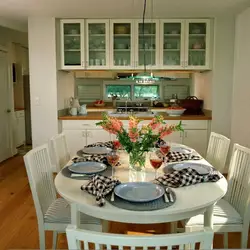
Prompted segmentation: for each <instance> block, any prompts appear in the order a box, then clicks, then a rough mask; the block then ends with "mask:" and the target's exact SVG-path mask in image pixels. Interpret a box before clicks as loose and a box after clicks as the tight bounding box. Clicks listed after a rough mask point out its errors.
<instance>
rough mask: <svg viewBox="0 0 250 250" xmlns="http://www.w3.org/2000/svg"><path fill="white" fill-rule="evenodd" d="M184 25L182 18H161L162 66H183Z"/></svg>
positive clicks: (176, 67) (170, 67)
mask: <svg viewBox="0 0 250 250" xmlns="http://www.w3.org/2000/svg"><path fill="white" fill-rule="evenodd" d="M184 27H185V26H184V21H183V20H161V26H160V63H161V66H162V68H168V69H183V68H184V49H185V43H184V38H185V32H184Z"/></svg>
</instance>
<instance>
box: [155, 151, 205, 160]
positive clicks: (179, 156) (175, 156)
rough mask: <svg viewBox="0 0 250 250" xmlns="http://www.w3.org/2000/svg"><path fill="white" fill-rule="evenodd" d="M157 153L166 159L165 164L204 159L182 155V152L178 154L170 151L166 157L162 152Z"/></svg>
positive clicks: (197, 156)
mask: <svg viewBox="0 0 250 250" xmlns="http://www.w3.org/2000/svg"><path fill="white" fill-rule="evenodd" d="M170 150H171V149H170ZM156 153H157V155H158V156H159V157H161V158H164V157H166V160H165V162H178V161H186V160H200V159H202V157H201V156H199V155H191V157H190V154H186V153H181V152H177V151H169V152H168V153H167V155H166V156H164V155H163V154H162V153H161V151H160V150H158V151H157V152H156Z"/></svg>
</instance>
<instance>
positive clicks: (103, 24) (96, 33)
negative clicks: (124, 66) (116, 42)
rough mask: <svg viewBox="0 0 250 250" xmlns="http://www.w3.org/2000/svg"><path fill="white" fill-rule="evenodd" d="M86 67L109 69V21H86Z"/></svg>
mask: <svg viewBox="0 0 250 250" xmlns="http://www.w3.org/2000/svg"><path fill="white" fill-rule="evenodd" d="M86 37H87V43H86V53H87V54H86V57H87V61H86V67H87V68H88V69H106V68H108V67H109V20H102V19H100V20H87V30H86Z"/></svg>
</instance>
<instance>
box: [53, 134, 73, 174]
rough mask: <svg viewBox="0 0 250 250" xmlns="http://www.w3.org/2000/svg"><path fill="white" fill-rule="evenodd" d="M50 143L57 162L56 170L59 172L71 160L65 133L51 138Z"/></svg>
mask: <svg viewBox="0 0 250 250" xmlns="http://www.w3.org/2000/svg"><path fill="white" fill-rule="evenodd" d="M50 143H51V148H52V156H53V160H54V162H55V164H56V171H57V173H58V172H60V170H61V169H62V168H63V167H64V166H65V165H66V164H67V163H68V161H69V160H70V153H69V150H68V146H67V141H66V137H65V135H64V134H59V135H55V136H53V137H52V138H51V139H50Z"/></svg>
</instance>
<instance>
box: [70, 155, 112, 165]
mask: <svg viewBox="0 0 250 250" xmlns="http://www.w3.org/2000/svg"><path fill="white" fill-rule="evenodd" d="M72 161H73V162H74V163H77V162H83V161H96V162H101V163H104V164H107V163H108V161H107V158H106V156H105V155H84V156H82V157H79V156H76V157H74V158H73V159H72Z"/></svg>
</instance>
